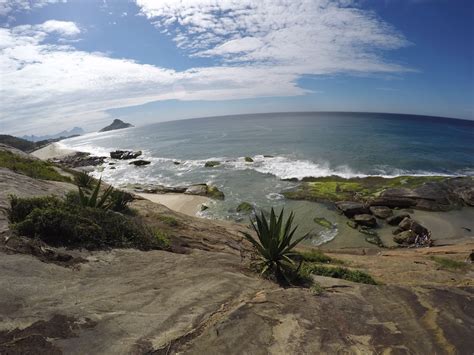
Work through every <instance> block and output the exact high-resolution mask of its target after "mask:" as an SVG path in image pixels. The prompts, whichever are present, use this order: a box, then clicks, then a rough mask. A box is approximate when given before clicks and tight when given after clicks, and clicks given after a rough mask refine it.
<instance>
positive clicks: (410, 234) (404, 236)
mask: <svg viewBox="0 0 474 355" xmlns="http://www.w3.org/2000/svg"><path fill="white" fill-rule="evenodd" d="M416 236H417V234H416V233H415V232H414V231H412V230H406V231H403V232H401V233H399V234H397V235H396V236H394V237H393V241H394V242H395V243H397V244H407V245H409V244H413V243H414V242H415V239H416Z"/></svg>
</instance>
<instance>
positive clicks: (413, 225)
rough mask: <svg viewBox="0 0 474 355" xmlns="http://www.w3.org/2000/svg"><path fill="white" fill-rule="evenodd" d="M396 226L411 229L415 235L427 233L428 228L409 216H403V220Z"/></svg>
mask: <svg viewBox="0 0 474 355" xmlns="http://www.w3.org/2000/svg"><path fill="white" fill-rule="evenodd" d="M398 226H399V227H400V228H401V229H403V230H405V231H407V230H412V231H413V232H415V233H416V234H417V235H425V234H428V229H426V228H425V227H423V226H422V225H421V224H420V223H418V222H417V221H415V220H413V219H411V218H409V217H406V218H404V219H403V221H401V222H400V223H399V225H398Z"/></svg>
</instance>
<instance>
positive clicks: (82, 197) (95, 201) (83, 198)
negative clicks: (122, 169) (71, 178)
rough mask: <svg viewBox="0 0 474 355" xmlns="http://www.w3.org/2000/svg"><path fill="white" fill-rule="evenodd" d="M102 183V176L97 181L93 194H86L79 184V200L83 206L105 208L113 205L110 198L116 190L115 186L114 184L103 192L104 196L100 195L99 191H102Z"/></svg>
mask: <svg viewBox="0 0 474 355" xmlns="http://www.w3.org/2000/svg"><path fill="white" fill-rule="evenodd" d="M101 183H102V178H100V179H99V181H98V182H97V185H96V186H95V188H94V191H92V194H91V195H90V196H89V195H86V194H85V193H84V191H82V189H81V187H79V186H78V188H79V202H80V204H81V206H83V207H92V208H101V209H104V210H107V209H109V208H110V207H111V206H112V203H113V202H111V201H108V200H109V197H110V195H111V194H112V192H113V191H114V188H113V187H112V186H109V187H108V188H107V189H106V190H105V191H104V192H103V193H102V196H99V191H100V185H101Z"/></svg>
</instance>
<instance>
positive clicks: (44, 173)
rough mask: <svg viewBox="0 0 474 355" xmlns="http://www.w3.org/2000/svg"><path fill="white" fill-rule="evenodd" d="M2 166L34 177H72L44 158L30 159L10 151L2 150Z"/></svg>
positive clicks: (0, 153) (66, 178) (64, 178)
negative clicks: (56, 168) (58, 170)
mask: <svg viewBox="0 0 474 355" xmlns="http://www.w3.org/2000/svg"><path fill="white" fill-rule="evenodd" d="M0 167H2V168H7V169H10V170H12V171H14V172H17V173H20V174H24V175H26V176H29V177H32V178H34V179H42V180H52V181H67V182H70V181H71V179H70V178H69V177H67V176H63V175H61V174H60V173H58V172H57V171H56V170H55V169H54V166H53V165H52V164H50V163H47V162H44V161H42V160H36V159H28V158H24V157H21V156H19V155H16V154H13V153H12V152H9V151H4V150H2V151H0Z"/></svg>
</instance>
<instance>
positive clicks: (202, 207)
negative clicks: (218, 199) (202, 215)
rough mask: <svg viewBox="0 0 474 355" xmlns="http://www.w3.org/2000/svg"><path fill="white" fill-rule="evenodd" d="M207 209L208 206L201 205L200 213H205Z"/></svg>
mask: <svg viewBox="0 0 474 355" xmlns="http://www.w3.org/2000/svg"><path fill="white" fill-rule="evenodd" d="M208 209H209V206H208V205H205V204H202V205H201V212H202V211H205V210H208Z"/></svg>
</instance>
